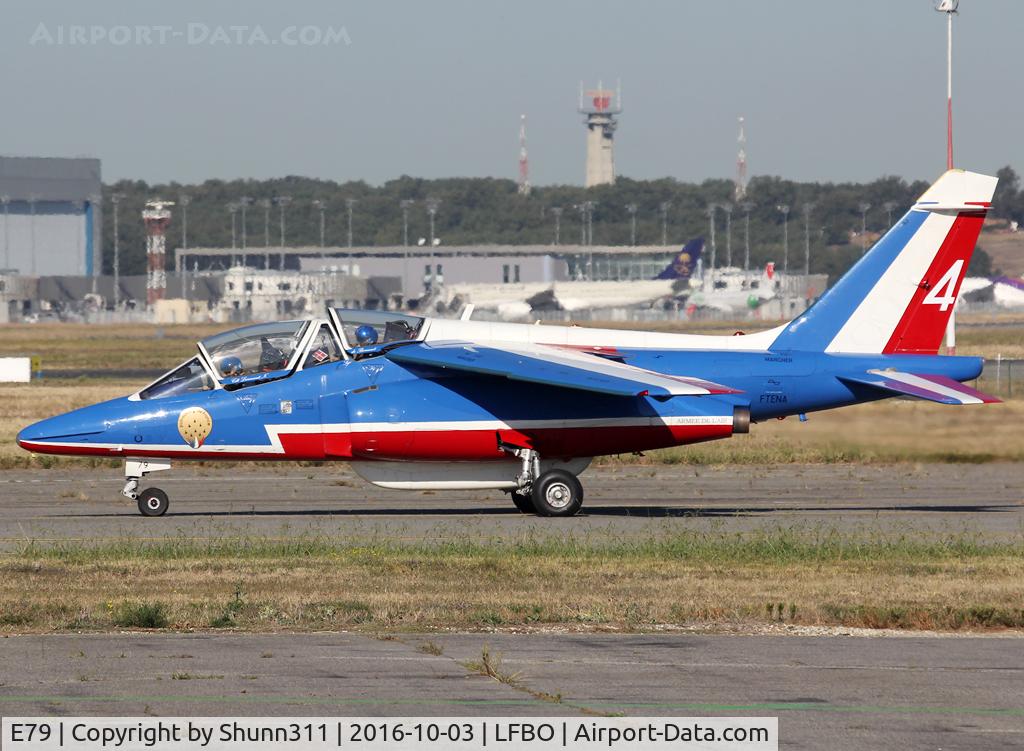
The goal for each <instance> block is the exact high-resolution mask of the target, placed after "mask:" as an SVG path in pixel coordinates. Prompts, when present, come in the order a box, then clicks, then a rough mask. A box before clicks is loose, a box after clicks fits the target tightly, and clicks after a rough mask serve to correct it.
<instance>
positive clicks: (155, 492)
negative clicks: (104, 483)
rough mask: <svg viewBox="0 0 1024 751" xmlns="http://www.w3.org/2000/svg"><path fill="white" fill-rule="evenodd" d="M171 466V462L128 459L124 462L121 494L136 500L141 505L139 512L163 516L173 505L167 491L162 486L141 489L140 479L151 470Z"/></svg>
mask: <svg viewBox="0 0 1024 751" xmlns="http://www.w3.org/2000/svg"><path fill="white" fill-rule="evenodd" d="M170 468H171V465H170V462H155V461H148V460H143V461H133V460H129V461H126V462H125V463H124V477H125V480H124V489H123V490H121V495H123V496H124V497H125V498H130V499H131V500H133V501H136V502H137V503H138V505H139V513H140V514H142V515H143V516H163V515H164V514H165V513H167V508H168V507H169V506H170V505H171V501H170V499H169V498H168V497H167V493H165V492H164V491H162V490H161V489H160V488H146V489H145V490H142V491H140V490H139V480H141V479H142V478H143V477H145V476H146V475H148V474H149V473H150V472H160V471H161V470H164V469H170Z"/></svg>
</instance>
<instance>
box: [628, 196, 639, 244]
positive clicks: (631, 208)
mask: <svg viewBox="0 0 1024 751" xmlns="http://www.w3.org/2000/svg"><path fill="white" fill-rule="evenodd" d="M636 210H637V205H636V204H635V203H629V204H626V211H628V212H629V244H630V245H632V246H636Z"/></svg>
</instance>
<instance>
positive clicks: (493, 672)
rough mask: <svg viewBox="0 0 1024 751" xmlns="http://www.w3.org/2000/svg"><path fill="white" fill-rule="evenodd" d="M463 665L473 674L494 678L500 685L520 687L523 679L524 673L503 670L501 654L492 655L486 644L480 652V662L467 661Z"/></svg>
mask: <svg viewBox="0 0 1024 751" xmlns="http://www.w3.org/2000/svg"><path fill="white" fill-rule="evenodd" d="M461 665H462V666H463V667H464V668H466V670H468V671H470V672H472V673H477V674H479V675H484V676H487V677H488V678H493V679H494V680H496V681H497V682H498V683H504V684H505V685H507V686H513V687H518V686H519V684H520V679H521V678H522V673H507V672H505V671H504V670H502V669H501V654H500V653H494V654H492V653H491V648H490V647H489V646H487V645H486V644H485V645H484V647H483V649H482V650H481V651H480V659H479V660H467V661H466V662H463V663H461Z"/></svg>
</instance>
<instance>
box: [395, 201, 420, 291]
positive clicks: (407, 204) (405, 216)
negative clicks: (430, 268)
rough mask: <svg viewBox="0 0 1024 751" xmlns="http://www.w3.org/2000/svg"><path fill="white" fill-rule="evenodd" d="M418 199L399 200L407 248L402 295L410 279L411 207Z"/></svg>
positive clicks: (403, 238) (404, 257) (403, 264)
mask: <svg viewBox="0 0 1024 751" xmlns="http://www.w3.org/2000/svg"><path fill="white" fill-rule="evenodd" d="M415 203H416V201H414V200H413V199H411V198H403V199H402V200H401V201H399V202H398V205H399V206H401V207H402V246H403V247H404V248H405V250H404V251H403V252H402V296H403V298H404V297H405V285H406V283H407V282H408V280H409V209H410V208H412V207H413V206H414V205H415Z"/></svg>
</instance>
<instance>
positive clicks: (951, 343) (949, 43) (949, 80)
mask: <svg viewBox="0 0 1024 751" xmlns="http://www.w3.org/2000/svg"><path fill="white" fill-rule="evenodd" d="M958 4H959V3H958V2H956V1H955V0H952V1H951V2H947V3H940V4H939V7H938V9H939V10H940V11H944V12H945V14H946V169H947V170H951V169H953V14H954V13H956V9H957V5H958ZM946 354H947V355H955V354H956V303H955V302H954V303H953V310H952V312H950V314H949V322H948V323H947V324H946Z"/></svg>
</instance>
